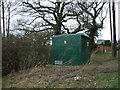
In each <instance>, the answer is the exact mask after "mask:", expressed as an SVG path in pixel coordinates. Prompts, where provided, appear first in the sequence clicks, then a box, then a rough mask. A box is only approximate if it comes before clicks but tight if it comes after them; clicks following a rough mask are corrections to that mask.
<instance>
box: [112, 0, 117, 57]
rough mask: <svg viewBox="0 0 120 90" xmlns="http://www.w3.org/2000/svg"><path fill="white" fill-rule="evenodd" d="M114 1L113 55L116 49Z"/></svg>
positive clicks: (115, 53) (114, 55)
mask: <svg viewBox="0 0 120 90" xmlns="http://www.w3.org/2000/svg"><path fill="white" fill-rule="evenodd" d="M115 22H116V21H115V3H114V1H113V57H116V56H117V49H116V45H117V42H116V26H115V25H116V24H115Z"/></svg>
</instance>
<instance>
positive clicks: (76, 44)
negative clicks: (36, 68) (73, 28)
mask: <svg viewBox="0 0 120 90" xmlns="http://www.w3.org/2000/svg"><path fill="white" fill-rule="evenodd" d="M89 60H90V48H89V38H88V37H87V36H85V35H83V34H64V35H56V36H53V37H52V63H53V64H54V65H55V61H57V62H56V64H57V63H58V64H60V63H62V64H61V65H72V66H74V65H82V64H85V63H86V62H89Z"/></svg>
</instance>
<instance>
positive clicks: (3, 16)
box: [2, 2, 5, 37]
mask: <svg viewBox="0 0 120 90" xmlns="http://www.w3.org/2000/svg"><path fill="white" fill-rule="evenodd" d="M4 14H5V13H4V2H2V20H3V37H5V20H4V18H5V15H4Z"/></svg>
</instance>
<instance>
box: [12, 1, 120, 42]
mask: <svg viewBox="0 0 120 90" xmlns="http://www.w3.org/2000/svg"><path fill="white" fill-rule="evenodd" d="M115 10H116V22H118V21H117V20H118V19H117V17H118V15H117V13H118V12H117V3H116V9H115ZM17 18H18V16H16V17H14V18H12V21H13V22H12V23H15V22H14V20H15V21H16V19H17ZM71 24H73V25H72V26H73V27H74V26H76V25H75V22H73V23H71ZM117 24H118V23H116V25H117ZM68 26H69V25H68ZM117 27H118V25H117V26H116V29H118V28H117ZM117 37H118V32H117ZM98 39H105V40H110V39H111V35H110V20H109V12H108V15H107V17H106V19H105V21H104V28H103V29H102V31H101V32H100V36H99V37H98Z"/></svg>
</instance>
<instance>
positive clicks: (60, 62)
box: [55, 61, 63, 65]
mask: <svg viewBox="0 0 120 90" xmlns="http://www.w3.org/2000/svg"><path fill="white" fill-rule="evenodd" d="M55 64H59V65H62V64H63V61H55Z"/></svg>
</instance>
